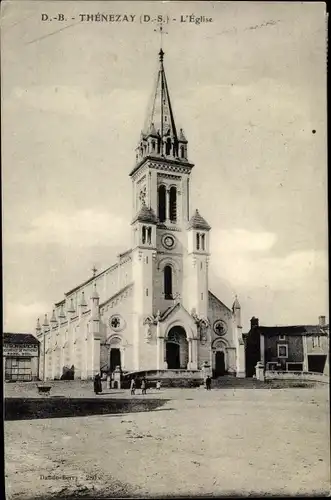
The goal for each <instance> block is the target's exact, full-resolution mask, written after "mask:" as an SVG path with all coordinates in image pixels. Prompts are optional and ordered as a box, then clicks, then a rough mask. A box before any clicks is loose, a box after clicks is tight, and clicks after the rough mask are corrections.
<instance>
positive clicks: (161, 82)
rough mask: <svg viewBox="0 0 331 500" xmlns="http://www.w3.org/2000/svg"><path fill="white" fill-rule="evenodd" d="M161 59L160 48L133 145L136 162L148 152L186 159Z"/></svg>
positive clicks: (185, 151) (146, 155)
mask: <svg viewBox="0 0 331 500" xmlns="http://www.w3.org/2000/svg"><path fill="white" fill-rule="evenodd" d="M163 60H164V52H163V50H162V48H161V49H160V52H159V70H158V73H157V78H156V84H155V87H154V91H153V95H152V100H151V103H150V105H149V110H148V113H147V117H146V120H145V124H144V127H143V130H142V132H141V136H140V141H139V144H138V147H137V149H136V152H137V154H136V160H137V163H140V162H141V161H142V160H143V159H144V158H146V157H148V156H152V157H162V158H170V159H173V160H174V159H175V160H181V161H185V162H187V161H188V160H187V140H186V138H185V135H184V133H183V130H182V129H180V133H179V134H178V133H177V128H176V124H175V118H174V114H173V110H172V105H171V100H170V94H169V89H168V84H167V78H166V74H165V70H164V65H163Z"/></svg>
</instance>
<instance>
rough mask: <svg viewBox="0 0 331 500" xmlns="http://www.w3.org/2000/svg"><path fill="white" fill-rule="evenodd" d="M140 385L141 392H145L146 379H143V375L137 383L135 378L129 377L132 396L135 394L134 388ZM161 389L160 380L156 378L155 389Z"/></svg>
mask: <svg viewBox="0 0 331 500" xmlns="http://www.w3.org/2000/svg"><path fill="white" fill-rule="evenodd" d="M139 385H140V389H141V394H146V391H147V380H146V379H145V377H143V378H142V379H141V382H140V384H139V380H138V379H136V378H132V379H131V382H130V390H131V395H132V396H133V395H134V394H136V389H137V388H138V387H139ZM160 389H161V382H160V381H159V380H158V381H157V382H156V390H158V391H159V390H160Z"/></svg>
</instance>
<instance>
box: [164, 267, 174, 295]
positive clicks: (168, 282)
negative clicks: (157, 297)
mask: <svg viewBox="0 0 331 500" xmlns="http://www.w3.org/2000/svg"><path fill="white" fill-rule="evenodd" d="M163 278H164V298H165V299H172V269H171V266H165V268H164V271H163Z"/></svg>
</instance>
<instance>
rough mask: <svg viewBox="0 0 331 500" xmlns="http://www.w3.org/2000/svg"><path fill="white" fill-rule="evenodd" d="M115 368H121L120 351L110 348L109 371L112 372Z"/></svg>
mask: <svg viewBox="0 0 331 500" xmlns="http://www.w3.org/2000/svg"><path fill="white" fill-rule="evenodd" d="M116 366H119V367H120V366H121V350H120V349H116V348H112V349H110V371H111V372H113V371H114V370H115V368H116Z"/></svg>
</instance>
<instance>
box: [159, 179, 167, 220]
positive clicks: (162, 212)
mask: <svg viewBox="0 0 331 500" xmlns="http://www.w3.org/2000/svg"><path fill="white" fill-rule="evenodd" d="M158 206H159V221H160V222H164V221H165V219H166V188H165V186H163V185H162V186H160V187H159V201H158Z"/></svg>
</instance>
